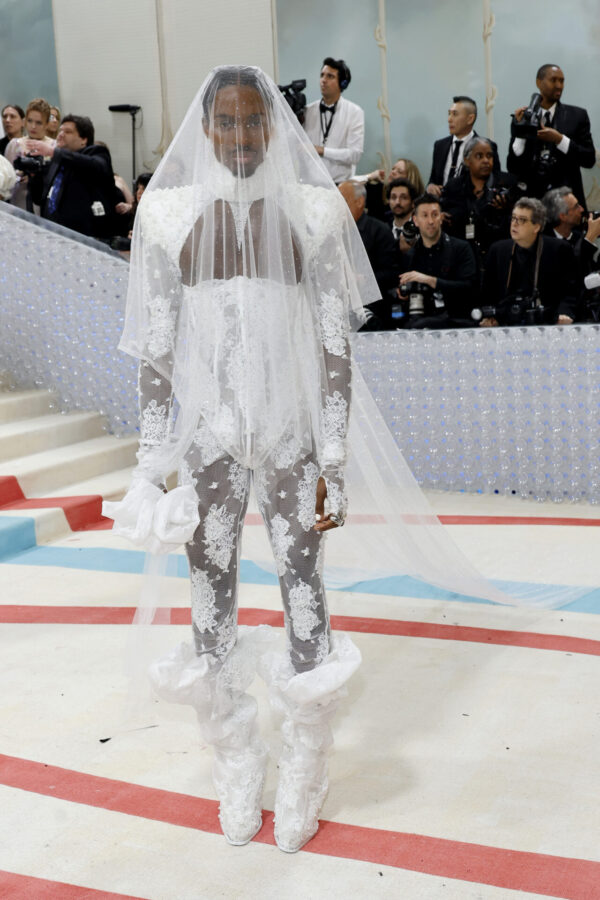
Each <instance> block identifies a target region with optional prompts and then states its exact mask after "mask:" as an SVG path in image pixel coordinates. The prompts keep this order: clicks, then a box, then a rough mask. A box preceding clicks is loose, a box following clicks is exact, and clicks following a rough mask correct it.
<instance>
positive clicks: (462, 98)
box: [452, 94, 477, 119]
mask: <svg viewBox="0 0 600 900" xmlns="http://www.w3.org/2000/svg"><path fill="white" fill-rule="evenodd" d="M452 102H453V103H464V104H465V106H470V107H471V112H472V113H475V119H476V118H477V104H476V103H475V101H474V100H473V98H472V97H467V95H466V94H458V95H457V96H456V97H453V98H452Z"/></svg>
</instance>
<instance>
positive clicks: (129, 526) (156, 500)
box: [102, 477, 200, 555]
mask: <svg viewBox="0 0 600 900" xmlns="http://www.w3.org/2000/svg"><path fill="white" fill-rule="evenodd" d="M102 515H104V516H107V517H108V518H109V519H114V523H115V524H114V528H113V531H114V533H115V534H118V535H119V536H120V537H125V538H127V539H128V540H130V541H131V542H132V543H133V544H135V545H136V546H137V547H140V548H141V549H142V550H146V551H148V552H149V553H154V554H157V555H159V554H163V553H171V552H172V551H173V550H177V548H178V547H180V546H181V545H182V544H186V543H187V542H188V541H190V540H191V539H192V537H193V536H194V532H195V530H196V528H197V527H198V525H199V524H200V516H199V514H198V498H197V496H196V492H195V491H194V488H193V487H192V485H191V484H186V485H182V486H181V487H177V488H175V490H173V491H169V492H168V493H166V494H165V493H164V492H163V491H162V490H161V489H160V488H158V487H156V485H154V484H152V482H150V481H148V480H147V479H146V478H140V477H136V478H135V480H134V482H133V484H132V486H131V487H130V489H129V490H128V491H127V493H126V494H125V496H124V497H123V499H122V500H121V501H120V502H118V503H114V502H111V501H107V500H105V501H104V503H103V504H102Z"/></svg>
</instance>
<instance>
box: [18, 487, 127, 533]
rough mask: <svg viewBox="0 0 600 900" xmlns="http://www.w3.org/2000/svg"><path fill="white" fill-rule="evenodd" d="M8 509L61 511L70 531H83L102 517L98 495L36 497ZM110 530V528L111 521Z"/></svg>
mask: <svg viewBox="0 0 600 900" xmlns="http://www.w3.org/2000/svg"><path fill="white" fill-rule="evenodd" d="M2 509H3V510H10V509H62V510H63V512H64V514H65V518H66V520H67V522H68V523H69V527H70V528H71V530H72V531H83V530H84V529H85V528H86V527H87V526H89V525H90V523H97V522H99V520H100V518H101V516H102V497H101V496H100V495H99V494H96V495H93V494H92V495H90V496H79V497H38V498H37V499H32V500H25V499H23V500H17V501H15V502H14V503H7V504H5V505H4V506H3V507H2ZM110 521H111V526H110V527H111V528H112V520H110Z"/></svg>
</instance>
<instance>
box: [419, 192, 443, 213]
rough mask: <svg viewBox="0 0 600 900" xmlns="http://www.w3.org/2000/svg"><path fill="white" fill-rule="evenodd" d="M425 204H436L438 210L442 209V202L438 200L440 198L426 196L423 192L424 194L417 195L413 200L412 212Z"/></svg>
mask: <svg viewBox="0 0 600 900" xmlns="http://www.w3.org/2000/svg"><path fill="white" fill-rule="evenodd" d="M426 203H437V205H438V206H439V207H440V209H441V208H442V201H441V200H440V198H439V197H436V195H435V194H428V193H427V191H425V193H424V194H419V196H418V197H417V199H416V200H415V208H414V212H416V211H417V209H418V208H419V206H424V205H425V204H426Z"/></svg>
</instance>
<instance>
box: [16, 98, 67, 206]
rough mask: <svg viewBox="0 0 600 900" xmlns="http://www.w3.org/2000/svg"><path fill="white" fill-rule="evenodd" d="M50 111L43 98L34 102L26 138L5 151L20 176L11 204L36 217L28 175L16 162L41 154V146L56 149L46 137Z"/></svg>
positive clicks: (30, 106) (27, 114) (28, 115)
mask: <svg viewBox="0 0 600 900" xmlns="http://www.w3.org/2000/svg"><path fill="white" fill-rule="evenodd" d="M50 110H51V107H50V104H49V103H48V102H47V100H44V99H43V98H42V97H37V98H36V99H35V100H32V101H31V102H30V103H29V104H28V106H27V109H26V110H25V129H26V131H27V135H26V137H20V138H13V140H12V141H10V142H9V144H8V146H7V148H6V150H5V151H4V155H5V157H6V158H7V159H8V161H9V162H11V163H12V164H13V165H14V166H15V169H16V170H17V174H18V176H19V180H18V181H17V184H16V186H15V189H14V191H13V194H12V197H11V199H10V202H11V203H12V204H13V206H18V207H19V208H20V209H27V210H29V212H35V213H36V215H39V209H34V207H33V204H32V202H31V200H30V198H29V195H28V179H27V174H26V173H25V172H23V171H22V170H20V169H19V166H18V165H15V160H16V159H18V158H19V157H24V156H29V155H30V154H31V151H32V150H35V151H36V152H37V153H39V152H40V145H47V146H49V147H54V145H55V143H56V141H55V140H54V139H53V138H50V137H47V135H46V129H47V127H48V122H49V121H50Z"/></svg>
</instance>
